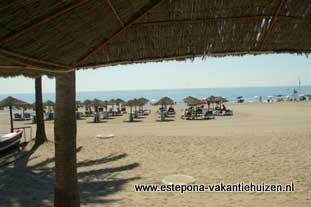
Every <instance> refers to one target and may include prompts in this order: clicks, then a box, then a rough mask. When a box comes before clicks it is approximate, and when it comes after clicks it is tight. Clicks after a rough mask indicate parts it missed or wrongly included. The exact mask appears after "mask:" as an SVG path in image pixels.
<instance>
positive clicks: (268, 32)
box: [259, 0, 287, 50]
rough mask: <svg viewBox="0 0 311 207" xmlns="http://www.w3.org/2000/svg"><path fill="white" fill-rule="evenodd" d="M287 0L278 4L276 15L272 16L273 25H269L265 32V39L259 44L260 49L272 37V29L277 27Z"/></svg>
mask: <svg viewBox="0 0 311 207" xmlns="http://www.w3.org/2000/svg"><path fill="white" fill-rule="evenodd" d="M286 1H287V0H280V1H279V4H278V6H277V7H276V9H275V12H274V15H273V16H272V17H271V25H270V26H269V28H268V30H267V31H266V32H265V33H264V36H263V39H262V41H261V44H260V46H259V50H263V48H264V45H265V43H266V42H267V41H268V39H269V38H270V36H271V34H272V31H273V29H274V27H275V24H276V22H277V20H278V17H279V15H280V13H281V11H282V8H283V7H284V5H285V3H286Z"/></svg>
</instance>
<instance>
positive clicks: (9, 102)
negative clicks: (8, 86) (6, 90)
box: [0, 96, 30, 132]
mask: <svg viewBox="0 0 311 207" xmlns="http://www.w3.org/2000/svg"><path fill="white" fill-rule="evenodd" d="M13 106H14V107H16V108H20V107H27V106H30V104H29V103H27V102H25V101H22V100H19V99H16V98H14V97H12V96H9V97H7V98H5V99H3V100H2V101H1V102H0V107H9V109H10V122H11V132H13V128H14V126H13V114H12V107H13Z"/></svg>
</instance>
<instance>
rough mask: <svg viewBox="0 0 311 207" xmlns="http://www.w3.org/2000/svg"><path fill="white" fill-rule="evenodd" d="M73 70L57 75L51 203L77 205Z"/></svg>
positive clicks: (78, 202) (60, 206) (61, 205)
mask: <svg viewBox="0 0 311 207" xmlns="http://www.w3.org/2000/svg"><path fill="white" fill-rule="evenodd" d="M75 89H76V86H75V72H70V73H67V74H62V75H59V76H56V108H55V126H54V133H55V197H54V206H57V207H77V206H80V195H79V185H78V176H77V155H76V145H77V143H76V133H77V123H76V116H75V111H76V107H75V106H76V91H75Z"/></svg>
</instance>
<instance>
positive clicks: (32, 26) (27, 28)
mask: <svg viewBox="0 0 311 207" xmlns="http://www.w3.org/2000/svg"><path fill="white" fill-rule="evenodd" d="M86 2H88V0H77V1H74V3H72V4H70V5H68V6H65V7H64V8H62V9H61V10H59V11H57V12H55V13H53V14H50V15H47V16H44V17H42V18H40V19H37V20H35V21H34V22H32V23H30V25H27V26H25V27H24V28H22V29H20V30H18V31H16V32H14V33H12V34H9V35H8V36H6V37H4V38H3V39H1V40H0V44H3V43H5V42H8V41H12V40H15V39H17V38H18V37H20V36H22V35H24V34H26V33H29V32H31V31H32V30H34V29H36V28H37V27H39V26H41V25H43V24H45V23H47V22H49V21H51V20H53V19H55V18H57V17H59V16H61V15H64V14H67V13H68V12H70V11H72V10H73V9H75V8H77V7H79V6H81V5H82V4H84V3H86Z"/></svg>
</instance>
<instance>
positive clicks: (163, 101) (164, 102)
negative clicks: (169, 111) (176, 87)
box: [154, 96, 174, 121]
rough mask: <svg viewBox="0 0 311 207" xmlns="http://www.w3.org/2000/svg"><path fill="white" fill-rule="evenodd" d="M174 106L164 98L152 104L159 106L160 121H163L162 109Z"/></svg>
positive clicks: (170, 100) (167, 98) (168, 99)
mask: <svg viewBox="0 0 311 207" xmlns="http://www.w3.org/2000/svg"><path fill="white" fill-rule="evenodd" d="M173 104H174V100H173V99H171V98H169V97H167V96H165V97H163V98H161V99H160V100H159V101H157V102H156V103H154V105H161V110H160V117H161V121H164V120H165V114H164V111H163V109H164V107H165V109H166V108H167V106H168V105H173Z"/></svg>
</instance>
